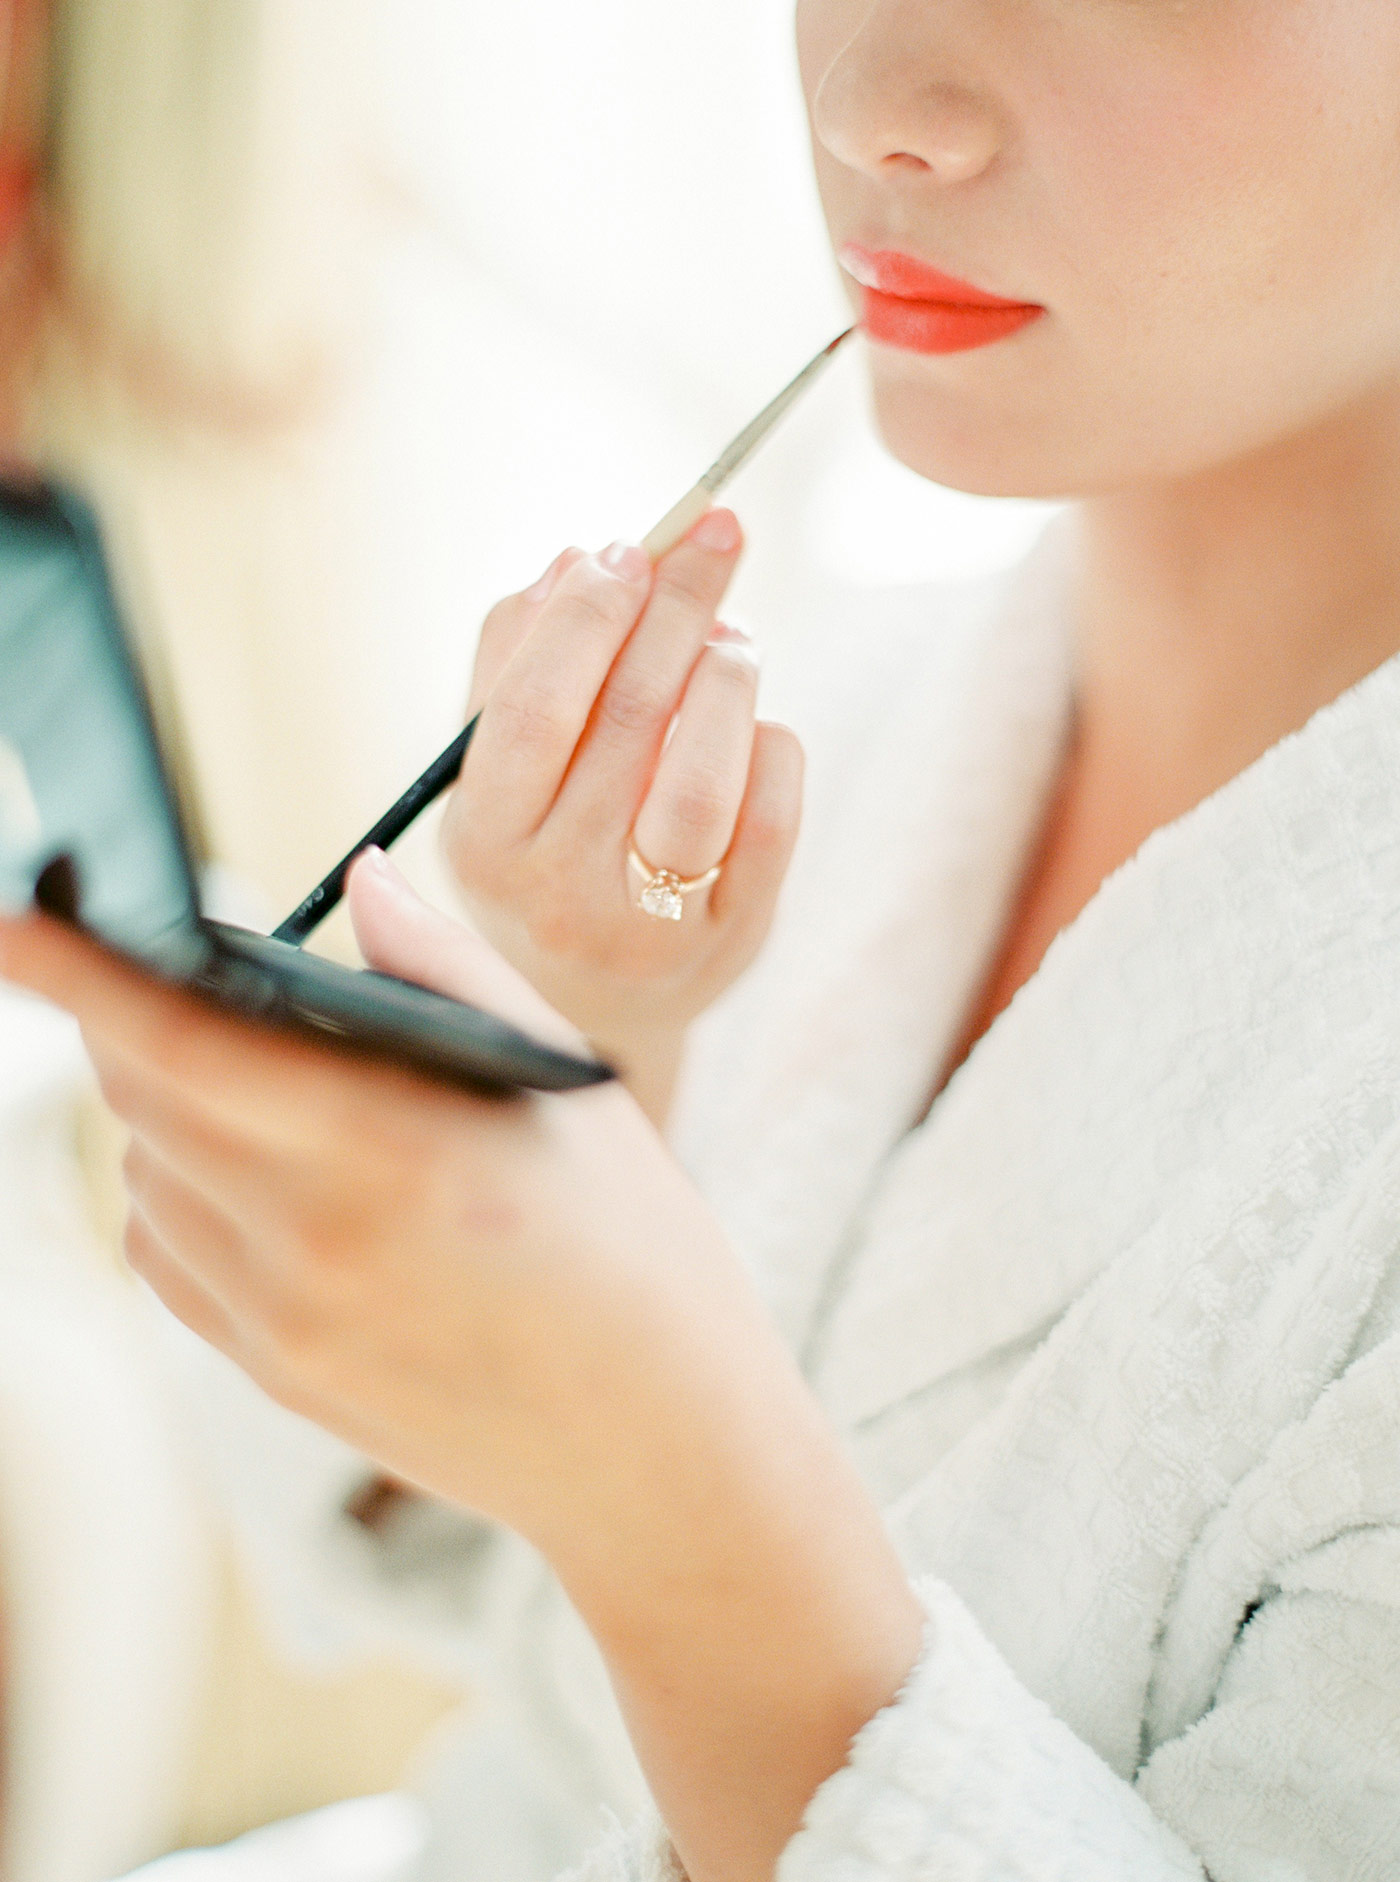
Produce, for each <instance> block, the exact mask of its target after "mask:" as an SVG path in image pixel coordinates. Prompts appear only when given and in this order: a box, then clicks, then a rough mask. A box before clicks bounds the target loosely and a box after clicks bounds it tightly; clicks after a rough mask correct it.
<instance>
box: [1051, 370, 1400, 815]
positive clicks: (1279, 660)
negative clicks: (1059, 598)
mask: <svg viewBox="0 0 1400 1882" xmlns="http://www.w3.org/2000/svg"><path fill="white" fill-rule="evenodd" d="M1082 532H1083V533H1082V545H1083V557H1082V563H1081V571H1082V573H1081V588H1080V593H1079V600H1078V610H1077V619H1076V658H1077V670H1078V713H1077V732H1078V736H1077V745H1078V748H1079V750H1080V752H1081V754H1083V761H1084V762H1085V763H1086V764H1093V765H1096V766H1100V765H1101V766H1102V767H1104V768H1106V771H1107V774H1108V775H1111V776H1112V777H1114V778H1115V779H1116V780H1118V783H1119V788H1120V789H1125V790H1126V791H1127V792H1128V793H1129V794H1130V795H1131V796H1132V797H1133V798H1134V799H1135V800H1136V801H1137V803H1138V804H1139V805H1140V806H1141V807H1142V808H1143V809H1145V810H1149V811H1150V812H1151V814H1152V815H1153V817H1154V818H1157V817H1160V816H1169V815H1175V814H1179V812H1180V811H1181V810H1183V809H1185V808H1188V807H1189V805H1190V804H1191V803H1194V802H1196V801H1198V800H1199V799H1200V798H1201V797H1203V796H1205V795H1207V794H1209V792H1210V791H1212V790H1215V789H1217V788H1218V787H1219V786H1220V785H1221V784H1223V783H1225V782H1226V780H1227V779H1229V778H1231V777H1233V776H1235V774H1236V773H1237V772H1239V771H1241V770H1243V769H1244V767H1245V766H1246V765H1248V764H1250V763H1252V762H1253V761H1254V759H1255V758H1257V757H1259V756H1260V755H1261V754H1262V753H1263V752H1264V751H1266V750H1267V749H1268V747H1269V746H1270V745H1272V744H1274V743H1275V742H1276V741H1277V740H1278V739H1280V738H1282V737H1283V736H1284V735H1285V734H1286V733H1287V732H1290V731H1293V730H1295V729H1296V728H1297V727H1298V726H1300V725H1302V724H1303V723H1304V721H1305V720H1306V719H1307V718H1309V717H1310V715H1311V714H1312V713H1313V712H1315V711H1316V710H1317V709H1318V707H1320V706H1323V705H1325V704H1326V703H1327V702H1328V701H1329V700H1332V699H1335V698H1336V697H1337V695H1338V694H1339V693H1341V692H1344V691H1345V690H1346V688H1347V687H1348V686H1350V685H1352V684H1354V683H1355V681H1357V680H1359V679H1361V678H1362V677H1363V676H1364V675H1365V674H1367V673H1369V672H1371V671H1372V669H1373V668H1375V667H1377V666H1379V665H1380V664H1381V662H1382V661H1384V660H1385V659H1387V658H1388V657H1389V656H1390V655H1391V654H1393V653H1395V652H1396V651H1397V650H1400V384H1397V385H1396V386H1394V387H1390V388H1387V389H1386V390H1385V391H1384V392H1383V393H1381V394H1376V395H1373V396H1372V397H1371V398H1370V399H1368V400H1367V402H1366V403H1365V404H1364V406H1358V407H1356V408H1355V409H1353V410H1351V411H1349V412H1347V413H1345V414H1343V415H1340V416H1335V417H1333V418H1331V419H1329V420H1328V421H1327V422H1326V424H1324V425H1320V426H1318V427H1317V428H1315V429H1314V430H1312V431H1309V432H1307V433H1305V434H1300V435H1298V436H1295V437H1293V438H1290V439H1288V440H1287V441H1286V442H1284V443H1281V444H1278V445H1275V446H1272V447H1270V448H1269V449H1268V450H1266V451H1261V452H1258V453H1256V454H1255V455H1253V456H1252V457H1250V458H1248V459H1245V460H1241V461H1239V462H1237V463H1234V464H1231V465H1229V466H1227V467H1224V468H1221V469H1218V470H1214V471H1212V472H1210V473H1209V474H1206V475H1201V476H1198V477H1195V478H1193V479H1190V480H1189V481H1181V482H1177V483H1173V484H1170V485H1163V486H1153V487H1150V488H1143V489H1135V490H1132V491H1129V492H1120V493H1115V494H1113V495H1111V496H1106V497H1102V498H1095V499H1093V500H1091V501H1089V502H1088V503H1087V504H1086V505H1085V506H1084V509H1083V512H1082ZM1091 755H1092V756H1091Z"/></svg>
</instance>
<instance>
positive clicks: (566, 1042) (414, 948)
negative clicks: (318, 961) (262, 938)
mask: <svg viewBox="0 0 1400 1882" xmlns="http://www.w3.org/2000/svg"><path fill="white" fill-rule="evenodd" d="M348 898H349V903H350V918H351V920H352V922H353V923H354V927H355V939H356V940H357V941H358V942H359V944H360V950H361V952H362V953H363V955H364V957H365V959H366V961H367V962H368V963H369V965H370V966H371V967H374V968H377V969H378V970H379V972H380V973H384V974H395V975H397V976H398V978H399V979H401V980H412V981H415V982H416V983H417V984H418V985H419V986H421V987H432V988H434V989H435V990H436V991H437V992H439V993H445V994H447V995H449V996H450V997H451V998H452V999H456V1000H465V1001H468V1002H469V1003H470V1004H472V1005H474V1006H480V1007H484V1008H486V1010H487V1011H489V1012H492V1013H496V1014H499V1015H500V1017H501V1018H502V1019H508V1020H510V1021H511V1022H512V1024H514V1025H517V1026H522V1027H524V1028H525V1030H526V1031H527V1032H529V1033H531V1034H532V1035H533V1036H534V1037H535V1038H537V1039H541V1040H544V1041H545V1042H546V1043H547V1044H551V1045H558V1046H560V1047H562V1048H563V1049H564V1050H566V1051H578V1050H579V1049H580V1047H581V1046H582V1045H583V1043H584V1042H583V1039H582V1036H581V1034H579V1033H577V1032H576V1031H575V1030H574V1028H573V1027H572V1026H570V1025H569V1024H568V1022H567V1021H566V1020H564V1019H562V1018H561V1017H560V1015H559V1014H558V1013H556V1012H555V1010H554V1008H553V1007H552V1006H550V1005H549V1003H548V1001H546V1000H544V999H543V998H542V997H541V996H540V995H539V994H538V993H537V992H536V991H535V989H534V988H533V987H532V986H531V985H530V983H529V981H527V980H526V979H524V977H523V976H522V975H520V974H518V973H516V971H515V969H514V968H513V967H511V966H510V965H509V964H508V963H507V962H506V961H504V960H502V958H501V956H500V955H499V954H498V953H497V952H496V951H495V949H494V948H493V947H491V946H490V944H489V943H488V942H487V941H485V940H484V939H483V938H482V936H481V935H479V934H478V933H477V932H476V931H475V929H472V928H469V927H467V926H466V925H465V924H464V923H462V922H458V921H453V920H451V919H450V918H449V917H448V916H446V915H444V914H442V913H440V912H439V910H437V909H435V908H430V907H429V906H428V904H427V903H426V902H425V901H423V900H422V898H421V897H420V896H418V895H416V894H415V893H414V892H413V890H412V888H411V887H410V886H409V884H408V883H407V882H406V881H405V880H404V878H403V876H402V875H401V874H400V873H399V871H398V870H397V869H396V868H395V867H394V865H393V864H392V863H391V862H390V861H389V858H388V857H387V856H386V855H385V854H384V853H383V851H382V850H366V851H365V852H364V854H363V855H362V856H361V857H360V858H359V859H358V861H357V862H356V863H355V866H354V868H353V869H352V870H351V872H350V877H349V882H348Z"/></svg>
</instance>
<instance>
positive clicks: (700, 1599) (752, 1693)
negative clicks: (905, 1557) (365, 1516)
mask: <svg viewBox="0 0 1400 1882" xmlns="http://www.w3.org/2000/svg"><path fill="white" fill-rule="evenodd" d="M729 1331H730V1343H729V1346H728V1349H727V1351H726V1353H725V1359H726V1365H725V1368H724V1373H723V1378H724V1389H723V1390H720V1391H715V1390H714V1389H713V1388H712V1389H711V1390H710V1391H709V1392H707V1393H704V1394H703V1395H702V1394H696V1395H694V1396H691V1395H689V1394H688V1393H687V1389H686V1380H685V1378H684V1376H682V1377H681V1378H680V1379H679V1380H678V1382H677V1389H676V1392H675V1394H674V1396H673V1401H672V1403H671V1406H670V1408H669V1410H668V1411H667V1412H666V1413H665V1414H662V1413H660V1412H658V1413H657V1414H656V1416H655V1417H654V1418H653V1419H651V1420H649V1421H648V1442H649V1445H650V1447H651V1449H652V1456H651V1459H650V1463H649V1467H648V1469H647V1472H646V1474H645V1476H644V1477H643V1478H642V1479H640V1480H639V1481H638V1482H637V1483H636V1484H635V1486H634V1494H632V1495H630V1496H629V1497H628V1498H627V1501H626V1506H625V1507H623V1508H613V1509H610V1510H609V1511H608V1512H607V1517H606V1519H605V1521H603V1522H600V1524H599V1525H598V1526H597V1528H596V1529H595V1531H594V1534H593V1536H592V1537H591V1538H589V1539H588V1541H587V1542H586V1543H585V1545H584V1546H581V1547H575V1548H573V1549H572V1550H571V1551H568V1552H566V1554H565V1556H564V1557H563V1559H559V1560H556V1567H557V1568H558V1570H559V1572H560V1575H561V1579H562V1580H563V1581H564V1583H565V1586H566V1587H567V1589H568V1591H569V1594H570V1596H571V1598H572V1599H573V1601H574V1603H575V1605H576V1606H577V1607H578V1609H579V1611H580V1613H581V1615H582V1617H583V1619H584V1621H585V1622H586V1624H587V1625H588V1626H589V1628H590V1630H591V1631H592V1633H593V1635H594V1637H595V1639H596V1640H597V1642H598V1644H599V1647H600V1649H601V1650H602V1653H603V1656H604V1659H605V1661H606V1662H607V1665H608V1668H609V1672H610V1674H611V1676H612V1679H613V1683H614V1685H615V1687H616V1689H617V1692H618V1696H619V1699H620V1701H621V1704H622V1707H623V1711H624V1713H625V1715H626V1718H627V1721H628V1726H629V1730H630V1732H631V1734H632V1738H633V1742H634V1744H635V1746H636V1749H637V1752H638V1755H639V1757H640V1758H641V1761H642V1764H643V1767H644V1768H645V1770H646V1772H647V1776H648V1779H649V1781H650V1783H651V1786H652V1789H653V1792H654V1794H655V1796H656V1798H657V1801H658V1803H659V1805H660V1806H661V1809H662V1812H663V1815H664V1817H665V1819H666V1822H667V1824H668V1827H669V1828H670V1830H671V1833H672V1836H673V1838H674V1840H675V1843H676V1846H677V1849H678V1851H679V1853H680V1855H681V1857H682V1860H683V1861H684V1863H685V1866H686V1870H687V1873H688V1874H690V1875H691V1876H692V1878H693V1879H694V1882H703V1879H704V1878H708V1877H710V1876H724V1877H726V1878H730V1877H734V1878H740V1877H742V1878H747V1877H748V1876H749V1875H750V1874H752V1875H753V1876H755V1877H757V1876H760V1875H763V1876H768V1875H771V1872H772V1868H773V1865H774V1863H775V1862H776V1860H777V1857H778V1855H779V1854H780V1852H781V1850H782V1848H783V1846H784V1845H785V1843H786V1842H787V1840H788V1839H789V1838H790V1837H791V1836H792V1835H793V1834H794V1833H795V1831H796V1830H797V1828H798V1826H799V1824H800V1821H801V1817H802V1814H803V1811H804V1810H805V1808H806V1805H807V1803H808V1801H809V1800H810V1798H811V1796H812V1795H813V1793H814V1792H815V1791H816V1789H817V1788H818V1787H819V1785H820V1784H821V1783H823V1782H824V1781H825V1779H826V1778H827V1777H828V1776H830V1775H831V1773H832V1772H833V1771H835V1770H837V1769H838V1768H839V1767H840V1765H841V1764H842V1763H843V1762H844V1760H845V1757H846V1753H847V1750H848V1747H849V1744H850V1741H851V1739H852V1738H853V1737H854V1736H855V1734H856V1732H858V1731H859V1730H860V1728H861V1727H862V1726H863V1725H864V1724H865V1723H866V1721H867V1720H868V1719H869V1718H871V1717H872V1716H873V1715H874V1713H875V1712H877V1711H879V1710H880V1708H881V1707H883V1706H884V1705H886V1704H887V1703H888V1702H889V1701H890V1700H891V1699H892V1698H893V1696H894V1695H895V1693H896V1692H897V1691H898V1689H899V1687H900V1685H901V1684H902V1683H903V1681H904V1679H905V1677H906V1676H907V1674H908V1672H909V1669H910V1668H911V1667H912V1665H913V1664H914V1661H915V1659H916V1657H917V1655H918V1652H919V1647H920V1643H921V1639H922V1631H923V1615H922V1611H921V1610H920V1608H919V1606H918V1603H917V1600H916V1599H915V1596H914V1594H913V1591H912V1590H911V1589H910V1587H909V1585H908V1581H907V1578H906V1576H905V1574H904V1571H903V1569H902V1567H901V1565H900V1563H899V1560H898V1557H897V1555H896V1553H895V1550H894V1548H893V1545H892V1543H891V1542H890V1540H889V1538H888V1535H887V1534H886V1532H885V1529H884V1527H883V1524H882V1523H881V1521H880V1518H879V1515H878V1512H877V1511H876V1510H875V1508H874V1505H873V1504H872V1503H871V1501H870V1499H869V1497H868V1496H867V1494H866V1492H865V1490H864V1488H863V1486H862V1485H861V1484H860V1482H859V1480H858V1479H857V1478H856V1476H855V1473H854V1470H853V1469H852V1467H851V1465H850V1463H849V1461H848V1459H847V1458H846V1457H845V1455H844V1453H843V1452H842V1450H841V1448H840V1446H839V1444H838V1443H837V1441H836V1438H835V1436H834V1434H833V1433H832V1431H831V1430H830V1428H829V1426H828V1425H827V1424H826V1422H825V1420H824V1418H823V1417H822V1415H821V1412H820V1410H819V1408H818V1407H817V1406H816V1404H815V1402H814V1401H813V1400H812V1398H811V1396H810V1394H809V1393H808V1391H807V1388H806V1386H805V1384H804V1383H803V1382H802V1380H801V1379H800V1376H799V1375H798V1374H797V1372H796V1368H795V1367H794V1366H793V1365H792V1363H791V1360H790V1358H789V1356H788V1354H787V1351H786V1349H785V1348H783V1347H781V1345H780V1343H779V1342H778V1340H777V1336H776V1334H774V1335H772V1348H776V1349H777V1350H776V1352H775V1351H774V1350H772V1348H768V1349H767V1350H765V1347H766V1341H765V1340H764V1339H762V1338H755V1339H754V1340H752V1341H751V1342H749V1343H747V1344H746V1342H745V1340H744V1338H743V1336H742V1335H741V1334H740V1333H739V1331H738V1330H737V1329H736V1328H735V1327H734V1326H733V1324H732V1322H731V1325H730V1329H729Z"/></svg>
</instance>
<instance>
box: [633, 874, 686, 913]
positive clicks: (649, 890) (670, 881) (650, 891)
mask: <svg viewBox="0 0 1400 1882" xmlns="http://www.w3.org/2000/svg"><path fill="white" fill-rule="evenodd" d="M641 906H642V908H643V909H644V910H645V911H646V913H647V914H648V915H655V916H657V918H658V919H659V920H661V921H679V920H680V918H681V916H682V914H683V913H684V909H685V905H684V903H683V902H682V901H681V893H680V890H679V889H678V888H677V887H676V884H675V878H674V877H673V876H668V875H667V874H666V873H665V872H664V871H663V872H662V873H661V874H660V875H659V876H655V877H653V878H652V880H651V881H650V882H649V883H648V884H647V886H646V887H645V888H644V889H643V890H642V894H641Z"/></svg>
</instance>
